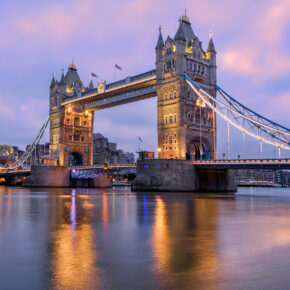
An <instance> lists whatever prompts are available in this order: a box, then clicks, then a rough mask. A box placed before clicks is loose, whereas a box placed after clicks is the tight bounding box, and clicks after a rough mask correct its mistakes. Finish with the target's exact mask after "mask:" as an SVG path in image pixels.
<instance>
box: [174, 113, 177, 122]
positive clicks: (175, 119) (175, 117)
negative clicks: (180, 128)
mask: <svg viewBox="0 0 290 290" xmlns="http://www.w3.org/2000/svg"><path fill="white" fill-rule="evenodd" d="M176 122H177V115H176V114H175V115H174V123H176Z"/></svg>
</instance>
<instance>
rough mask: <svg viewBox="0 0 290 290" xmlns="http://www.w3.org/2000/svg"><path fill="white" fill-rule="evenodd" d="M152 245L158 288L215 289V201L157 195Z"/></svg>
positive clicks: (216, 267)
mask: <svg viewBox="0 0 290 290" xmlns="http://www.w3.org/2000/svg"><path fill="white" fill-rule="evenodd" d="M152 247H153V253H154V256H155V267H154V268H155V271H156V272H157V273H158V274H157V276H158V277H159V278H160V279H159V282H160V283H161V284H162V285H160V287H161V288H171V287H172V285H180V287H181V288H183V289H193V288H194V289H214V288H215V287H216V278H217V276H218V275H219V272H218V269H219V267H218V258H217V234H216V201H214V200H209V199H208V200H207V199H195V200H193V201H192V203H191V204H190V203H189V202H188V201H182V200H177V201H174V202H164V200H163V198H162V197H157V198H156V208H155V216H154V227H153V239H152ZM182 273H183V274H182Z"/></svg>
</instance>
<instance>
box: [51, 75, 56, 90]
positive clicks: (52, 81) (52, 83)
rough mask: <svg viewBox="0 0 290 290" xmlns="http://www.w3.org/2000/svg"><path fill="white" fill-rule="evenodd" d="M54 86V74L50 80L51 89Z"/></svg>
mask: <svg viewBox="0 0 290 290" xmlns="http://www.w3.org/2000/svg"><path fill="white" fill-rule="evenodd" d="M55 85H56V81H55V74H54V73H53V74H52V80H51V84H50V87H51V88H53V87H54V86H55Z"/></svg>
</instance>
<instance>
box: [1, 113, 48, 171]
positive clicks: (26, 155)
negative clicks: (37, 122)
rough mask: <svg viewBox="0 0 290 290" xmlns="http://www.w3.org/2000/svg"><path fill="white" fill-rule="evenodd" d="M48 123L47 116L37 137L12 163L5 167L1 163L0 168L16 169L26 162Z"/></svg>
mask: <svg viewBox="0 0 290 290" xmlns="http://www.w3.org/2000/svg"><path fill="white" fill-rule="evenodd" d="M48 123H49V118H47V120H46V121H45V122H44V124H43V125H42V127H41V129H40V131H39V133H38V135H37V137H36V138H35V140H34V142H33V143H32V145H30V146H29V147H28V149H27V150H26V152H25V153H24V154H23V155H22V156H21V157H20V158H19V159H18V160H17V161H16V162H14V163H13V164H12V165H10V166H7V167H6V166H3V165H2V166H1V168H3V169H6V170H14V169H17V168H19V167H21V166H23V165H24V163H25V162H26V160H27V159H28V158H29V157H30V156H31V155H32V153H33V152H34V150H35V148H36V146H37V144H38V143H39V141H40V140H41V138H42V136H43V134H44V132H45V130H46V128H47V125H48Z"/></svg>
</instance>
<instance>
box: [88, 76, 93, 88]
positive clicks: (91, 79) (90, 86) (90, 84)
mask: <svg viewBox="0 0 290 290" xmlns="http://www.w3.org/2000/svg"><path fill="white" fill-rule="evenodd" d="M93 88H94V84H93V77H92V75H90V83H89V90H92V89H93Z"/></svg>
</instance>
